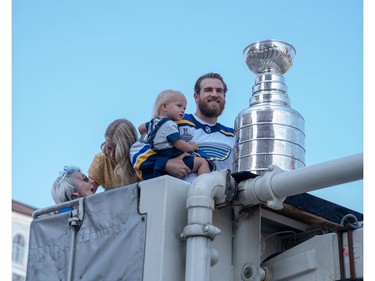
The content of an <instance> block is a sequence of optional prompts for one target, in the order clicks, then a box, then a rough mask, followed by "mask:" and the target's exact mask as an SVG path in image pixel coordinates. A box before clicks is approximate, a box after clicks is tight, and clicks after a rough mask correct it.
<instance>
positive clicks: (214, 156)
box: [195, 143, 231, 161]
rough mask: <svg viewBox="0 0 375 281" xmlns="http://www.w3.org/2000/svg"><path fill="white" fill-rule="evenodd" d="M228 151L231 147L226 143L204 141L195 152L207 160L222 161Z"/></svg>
mask: <svg viewBox="0 0 375 281" xmlns="http://www.w3.org/2000/svg"><path fill="white" fill-rule="evenodd" d="M230 152H231V148H230V147H229V146H227V145H220V144H217V143H215V144H214V143H212V144H211V143H205V144H202V145H199V147H198V150H197V151H196V152H195V153H196V154H198V155H200V156H201V157H203V158H206V159H207V160H209V161H224V160H226V159H227V158H228V156H229V155H230Z"/></svg>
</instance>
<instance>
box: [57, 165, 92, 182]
mask: <svg viewBox="0 0 375 281" xmlns="http://www.w3.org/2000/svg"><path fill="white" fill-rule="evenodd" d="M80 171H81V169H80V168H78V167H76V166H64V170H63V171H60V173H59V178H60V180H59V184H60V183H62V181H63V180H64V179H65V177H66V176H67V175H69V174H71V173H74V172H80ZM87 180H88V179H87Z"/></svg>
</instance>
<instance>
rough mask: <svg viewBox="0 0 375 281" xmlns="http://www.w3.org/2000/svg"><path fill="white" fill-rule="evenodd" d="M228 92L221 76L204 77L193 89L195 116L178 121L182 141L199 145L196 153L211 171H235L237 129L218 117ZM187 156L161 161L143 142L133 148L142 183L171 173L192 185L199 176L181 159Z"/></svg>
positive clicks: (135, 166)
mask: <svg viewBox="0 0 375 281" xmlns="http://www.w3.org/2000/svg"><path fill="white" fill-rule="evenodd" d="M227 91H228V88H227V85H226V84H225V82H224V80H223V78H222V77H221V76H220V74H217V73H207V74H205V75H202V76H201V77H199V78H198V79H197V81H196V83H195V86H194V100H195V103H196V112H195V114H185V115H184V118H183V120H181V121H178V122H177V124H178V127H179V130H180V134H181V136H182V138H183V139H184V140H185V141H187V142H189V141H194V142H196V143H197V144H198V146H199V149H198V151H196V154H197V155H198V156H201V157H204V158H205V159H206V160H207V161H208V162H209V166H210V170H211V171H215V170H222V169H229V170H232V162H233V146H234V130H233V128H230V127H226V126H224V125H222V124H220V123H218V117H219V116H220V115H221V113H222V112H223V110H224V108H225V98H226V94H227ZM188 155H189V154H188V153H186V152H185V153H184V154H182V155H180V156H178V157H176V158H173V159H169V160H168V161H167V160H166V159H164V158H158V157H157V155H156V153H155V152H154V151H152V150H151V148H150V146H149V145H148V144H145V143H142V142H140V141H138V142H136V143H135V144H134V145H133V146H132V147H131V149H130V158H131V161H132V165H133V167H134V169H135V170H136V173H137V176H138V179H139V180H146V179H150V178H153V177H155V175H156V174H158V175H160V174H169V175H171V176H174V177H177V178H181V179H183V180H186V181H189V182H192V181H193V180H194V179H195V178H196V176H197V175H196V174H195V173H192V172H191V170H190V169H189V167H187V166H186V165H185V163H184V162H183V160H182V159H183V158H184V157H186V156H188Z"/></svg>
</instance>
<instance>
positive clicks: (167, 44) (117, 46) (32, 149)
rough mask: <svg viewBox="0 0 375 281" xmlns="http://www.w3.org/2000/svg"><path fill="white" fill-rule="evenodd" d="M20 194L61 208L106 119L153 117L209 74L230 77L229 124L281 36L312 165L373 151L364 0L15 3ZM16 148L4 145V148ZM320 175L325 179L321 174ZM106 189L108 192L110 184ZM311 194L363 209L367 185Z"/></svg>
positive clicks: (225, 119)
mask: <svg viewBox="0 0 375 281" xmlns="http://www.w3.org/2000/svg"><path fill="white" fill-rule="evenodd" d="M12 5H13V6H12V9H13V11H12V85H11V86H12V128H11V129H12V198H13V199H15V200H17V201H20V202H22V203H25V204H28V205H31V206H33V207H36V208H43V207H48V206H51V205H53V204H54V203H53V200H52V197H51V192H50V190H51V186H52V183H53V181H54V180H55V178H56V177H57V176H58V172H59V171H60V170H61V169H62V168H63V166H64V165H77V166H79V167H81V168H82V170H83V172H84V173H87V169H88V168H89V166H90V163H91V160H92V158H93V157H94V155H95V154H96V153H98V152H99V150H100V144H101V143H102V142H103V140H104V131H105V129H106V127H107V125H108V124H109V123H110V122H111V121H113V120H114V119H117V118H127V119H129V120H131V121H132V122H133V123H134V125H136V126H138V125H139V124H141V123H143V122H145V121H147V120H148V119H149V118H150V117H151V111H152V105H153V102H154V98H155V96H156V95H157V94H158V93H159V92H160V91H162V90H164V89H167V88H172V89H176V90H180V91H182V92H183V93H185V95H186V96H187V98H188V108H187V112H193V111H194V110H195V104H194V101H193V85H194V83H195V80H196V79H197V78H198V77H199V76H200V75H202V74H204V73H206V72H211V71H212V72H218V73H220V74H222V76H223V77H224V79H225V81H226V82H227V84H228V88H229V91H228V95H227V105H226V109H225V112H224V114H223V115H222V116H221V117H220V121H221V123H223V124H225V125H228V126H233V124H234V120H235V118H236V116H237V114H238V113H239V112H240V111H241V110H243V109H245V108H247V107H248V102H249V98H250V96H251V93H252V86H253V85H254V80H255V75H254V74H253V73H252V72H250V70H249V69H248V68H247V66H246V63H245V58H244V56H243V50H244V48H245V47H246V46H248V45H249V44H251V43H253V42H255V41H259V40H265V39H278V40H282V41H285V42H288V43H290V44H292V45H293V46H294V47H295V49H296V56H295V59H294V64H293V66H292V68H291V69H290V70H289V71H288V72H287V73H286V74H285V75H284V77H285V80H286V84H287V86H288V88H289V92H288V93H289V97H290V100H291V105H292V107H293V108H294V109H295V110H297V111H298V112H300V113H301V115H302V116H303V117H304V118H305V133H306V142H305V148H306V159H305V160H306V165H307V166H310V165H313V164H317V163H322V162H325V161H329V160H334V159H338V158H342V157H345V156H349V155H353V154H357V153H362V152H363V84H362V83H363V14H362V13H363V5H362V1H360V0H344V1H343V0H315V1H295V0H294V1H291V0H284V1H279V0H269V1H266V2H265V1H249V0H238V1H197V0H193V1H184V2H177V1H122V0H117V1H113V0H108V1H86V0H81V1H69V0H68V1H51V0H49V1H41V0H33V1H27V0H14V1H13V2H12ZM5 149H6V148H5ZM318 176H319V175H317V177H318ZM100 190H102V189H101V188H100ZM312 194H314V195H316V196H319V197H322V198H324V199H326V200H329V201H332V202H335V203H337V204H340V205H343V206H345V207H348V208H351V209H353V210H356V211H359V212H363V181H357V182H353V183H349V184H345V185H340V186H336V187H330V188H326V189H323V190H319V191H314V192H312Z"/></svg>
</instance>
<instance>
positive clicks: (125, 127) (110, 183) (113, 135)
mask: <svg viewBox="0 0 375 281" xmlns="http://www.w3.org/2000/svg"><path fill="white" fill-rule="evenodd" d="M104 137H105V141H104V142H103V143H102V145H101V146H100V148H101V150H102V151H101V152H100V153H98V154H96V155H95V157H94V159H93V161H92V163H91V166H90V168H89V171H88V173H89V177H90V179H93V180H94V184H95V185H96V187H98V186H102V187H103V188H104V189H105V190H110V189H114V188H117V187H121V186H125V185H129V184H132V183H135V182H136V181H137V176H136V174H135V171H134V169H133V167H132V165H131V162H130V158H129V150H130V147H131V145H132V144H134V143H135V142H136V141H137V139H138V134H137V130H136V128H135V127H134V125H133V124H132V123H131V122H130V121H129V120H127V119H117V120H114V121H113V122H112V123H111V124H109V126H108V127H107V130H106V131H105V135H104Z"/></svg>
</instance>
